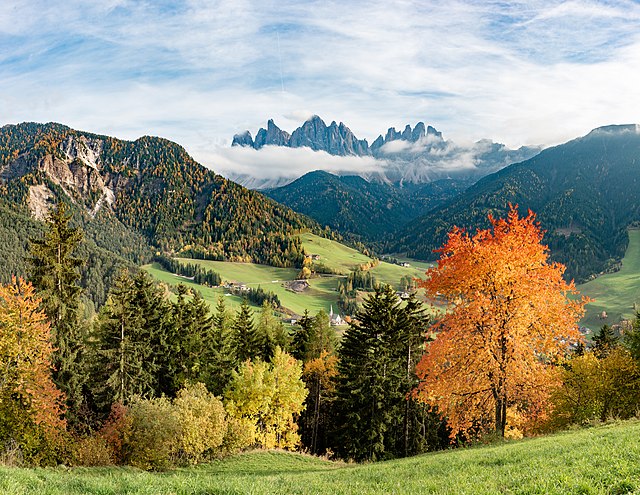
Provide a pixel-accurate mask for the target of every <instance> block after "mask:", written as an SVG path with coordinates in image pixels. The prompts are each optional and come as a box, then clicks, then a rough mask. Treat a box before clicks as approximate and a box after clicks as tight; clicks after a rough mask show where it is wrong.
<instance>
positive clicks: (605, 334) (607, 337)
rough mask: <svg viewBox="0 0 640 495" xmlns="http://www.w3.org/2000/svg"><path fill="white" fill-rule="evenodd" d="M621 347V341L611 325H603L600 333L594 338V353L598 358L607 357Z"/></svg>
mask: <svg viewBox="0 0 640 495" xmlns="http://www.w3.org/2000/svg"><path fill="white" fill-rule="evenodd" d="M619 345H620V339H619V338H618V337H617V336H616V334H615V332H614V331H613V328H611V327H610V326H609V325H602V327H600V330H599V331H598V333H597V334H596V335H594V336H593V353H594V354H595V355H596V357H598V358H605V357H607V356H608V355H609V353H610V352H611V351H612V350H613V349H615V348H616V347H618V346H619Z"/></svg>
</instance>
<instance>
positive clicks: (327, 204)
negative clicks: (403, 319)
mask: <svg viewBox="0 0 640 495" xmlns="http://www.w3.org/2000/svg"><path fill="white" fill-rule="evenodd" d="M466 185H467V184H466V183H465V182H464V181H454V180H440V181H435V182H431V183H428V184H420V185H415V184H406V185H405V186H404V187H398V186H394V185H392V184H388V183H376V182H369V181H366V180H365V179H363V178H362V177H358V176H337V175H333V174H329V173H327V172H323V171H315V172H309V173H308V174H305V175H303V176H302V177H300V178H299V179H297V180H295V181H293V182H292V183H291V184H288V185H286V186H283V187H279V188H276V189H267V190H264V191H263V192H264V194H266V195H267V196H269V197H271V198H273V199H275V200H276V201H278V202H279V203H282V204H284V205H287V206H289V207H290V208H291V209H293V210H295V211H297V212H300V213H303V214H305V215H307V216H309V217H311V218H313V219H314V220H316V221H317V222H318V223H320V224H321V225H328V226H329V227H330V228H331V229H333V230H336V231H338V232H340V233H342V234H343V235H346V234H348V233H352V234H356V235H358V236H360V237H361V238H362V239H364V240H366V241H368V242H370V243H375V242H379V241H380V239H381V237H383V236H385V235H387V234H388V233H390V232H393V231H395V230H397V229H398V228H400V227H402V226H403V225H406V224H407V223H408V222H409V221H411V220H412V219H414V218H416V217H417V216H419V215H422V214H424V213H426V212H427V211H429V210H430V209H431V208H433V207H435V206H437V205H439V204H441V203H442V202H444V201H446V200H448V199H450V198H451V197H453V196H455V195H456V194H458V193H460V192H461V191H463V190H464V188H465V186H466Z"/></svg>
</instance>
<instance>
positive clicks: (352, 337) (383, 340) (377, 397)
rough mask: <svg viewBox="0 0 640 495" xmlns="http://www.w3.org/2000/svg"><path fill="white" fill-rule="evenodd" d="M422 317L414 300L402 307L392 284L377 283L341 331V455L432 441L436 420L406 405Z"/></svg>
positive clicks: (375, 455) (398, 452) (376, 453)
mask: <svg viewBox="0 0 640 495" xmlns="http://www.w3.org/2000/svg"><path fill="white" fill-rule="evenodd" d="M426 321H427V320H426V317H425V315H424V312H423V311H422V309H421V308H420V304H419V303H418V302H417V301H415V300H412V301H409V303H408V304H406V305H404V306H403V305H402V303H401V301H400V299H399V298H398V296H397V295H396V294H395V292H394V290H393V289H392V288H391V287H389V286H382V287H380V286H379V287H377V288H376V290H375V292H374V293H373V294H371V295H370V296H369V297H368V298H367V299H366V300H365V302H364V304H363V309H362V310H361V311H360V312H358V314H357V315H356V320H355V321H354V322H352V323H351V324H350V327H349V329H348V330H347V331H346V332H345V335H344V337H343V340H342V345H341V348H340V356H339V357H340V360H339V364H338V370H339V377H338V382H337V387H336V404H335V409H336V416H337V419H336V421H337V425H338V431H337V433H338V444H337V445H336V447H337V449H338V451H339V453H340V454H342V455H343V456H344V457H348V458H354V459H356V460H365V459H367V460H376V459H381V458H385V457H394V456H402V455H407V454H409V453H416V451H423V450H426V449H427V448H433V447H435V446H437V441H434V440H435V439H437V429H438V427H439V424H440V423H439V422H438V421H437V420H436V421H434V418H433V417H431V416H428V417H421V418H417V417H416V416H420V410H419V408H418V407H417V406H416V405H414V404H412V403H410V404H408V405H407V400H408V396H409V395H410V393H411V391H412V388H413V387H415V385H416V384H417V381H416V379H415V363H416V360H417V359H418V357H419V356H420V348H421V346H422V345H423V344H424V337H423V335H424V333H425V331H426V327H425V325H426ZM421 410H422V412H424V413H425V414H426V413H427V411H426V409H425V408H424V407H422V408H421ZM419 420H421V421H419ZM421 430H426V431H421Z"/></svg>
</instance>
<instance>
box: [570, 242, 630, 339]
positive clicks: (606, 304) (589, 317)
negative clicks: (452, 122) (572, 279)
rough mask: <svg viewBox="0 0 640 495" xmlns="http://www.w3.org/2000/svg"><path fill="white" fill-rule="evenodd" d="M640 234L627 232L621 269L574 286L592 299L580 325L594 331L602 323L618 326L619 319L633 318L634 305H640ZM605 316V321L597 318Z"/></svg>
mask: <svg viewBox="0 0 640 495" xmlns="http://www.w3.org/2000/svg"><path fill="white" fill-rule="evenodd" d="M639 277H640V230H630V231H629V247H628V248H627V252H626V253H625V256H624V259H623V260H622V269H621V270H620V271H618V272H616V273H609V274H607V275H602V276H600V277H598V278H596V279H595V280H591V281H589V282H587V283H586V284H581V285H579V286H578V290H579V291H580V292H581V293H582V294H584V295H586V296H589V297H591V298H592V299H595V301H594V302H592V303H591V304H589V305H587V312H586V314H585V317H584V318H583V319H582V321H581V325H584V326H586V327H589V328H590V329H591V330H597V329H598V328H600V327H601V326H602V325H603V324H604V323H607V324H609V325H611V324H614V323H618V322H619V321H620V320H621V319H622V318H625V319H629V318H633V316H634V310H633V305H634V303H640V283H638V281H639ZM602 311H606V312H607V316H608V318H607V319H606V320H601V319H599V318H598V315H599V314H600V313H602Z"/></svg>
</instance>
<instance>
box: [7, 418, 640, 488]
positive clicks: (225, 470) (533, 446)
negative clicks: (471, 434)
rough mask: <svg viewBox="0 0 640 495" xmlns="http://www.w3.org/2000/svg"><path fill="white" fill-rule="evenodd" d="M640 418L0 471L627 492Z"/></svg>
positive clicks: (268, 483) (308, 484)
mask: <svg viewBox="0 0 640 495" xmlns="http://www.w3.org/2000/svg"><path fill="white" fill-rule="evenodd" d="M639 437H640V422H638V421H637V420H634V421H628V422H623V423H617V424H610V425H605V426H598V427H593V428H584V429H579V430H574V431H569V432H564V433H560V434H556V435H550V436H545V437H539V438H532V439H527V440H521V441H509V442H504V443H498V444H494V445H489V446H483V447H475V448H468V449H457V450H449V451H444V452H435V453H431V454H425V455H421V456H417V457H412V458H407V459H398V460H392V461H386V462H379V463H371V464H345V463H339V462H330V461H326V460H322V459H319V458H315V457H310V456H306V455H302V454H293V453H286V452H251V453H245V454H240V455H237V456H234V457H231V458H228V459H225V460H221V461H216V462H213V463H211V464H206V465H201V466H198V467H193V468H183V469H177V470H174V471H169V472H163V473H147V472H144V471H139V470H136V469H133V468H116V467H114V468H71V469H70V468H64V467H58V468H50V469H46V468H44V469H43V468H39V469H18V468H7V467H3V468H0V493H3V494H6V495H18V494H19V495H29V494H34V495H63V494H64V495H80V494H99V495H116V494H119V495H121V494H127V495H134V494H140V495H159V494H167V495H169V494H175V495H191V494H193V495H196V494H198V495H205V494H229V495H231V494H255V495H258V494H309V495H311V494H325V493H326V494H331V495H339V494H349V495H360V494H423V493H424V494H428V493H433V494H474V495H475V494H477V495H484V494H623V493H638V491H639V490H640V442H638V438H639Z"/></svg>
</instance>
